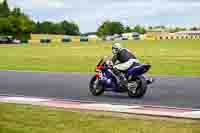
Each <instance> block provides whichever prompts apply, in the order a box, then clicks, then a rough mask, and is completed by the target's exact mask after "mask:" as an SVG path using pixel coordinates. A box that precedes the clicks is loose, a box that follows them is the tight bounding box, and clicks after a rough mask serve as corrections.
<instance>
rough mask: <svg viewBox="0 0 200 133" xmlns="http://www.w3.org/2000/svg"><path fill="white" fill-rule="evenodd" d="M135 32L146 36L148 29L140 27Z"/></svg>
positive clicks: (136, 27) (135, 28)
mask: <svg viewBox="0 0 200 133" xmlns="http://www.w3.org/2000/svg"><path fill="white" fill-rule="evenodd" d="M133 31H134V32H138V33H140V34H145V33H146V29H145V28H144V27H141V26H140V25H137V26H135V27H134V29H133Z"/></svg>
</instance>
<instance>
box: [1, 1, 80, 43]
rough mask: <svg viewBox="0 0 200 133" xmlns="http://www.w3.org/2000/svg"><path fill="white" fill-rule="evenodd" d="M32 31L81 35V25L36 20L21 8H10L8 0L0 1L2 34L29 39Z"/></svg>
mask: <svg viewBox="0 0 200 133" xmlns="http://www.w3.org/2000/svg"><path fill="white" fill-rule="evenodd" d="M30 33H39V34H68V35H79V34H80V33H79V27H78V25H77V24H75V23H74V22H68V21H62V22H59V23H53V22H48V21H45V22H41V23H40V22H34V21H33V20H31V18H30V17H29V16H27V15H26V14H24V13H23V12H22V11H21V9H20V8H14V9H13V10H10V8H9V6H8V3H7V0H4V1H3V2H2V3H0V36H13V37H15V38H17V39H26V40H27V39H29V38H30Z"/></svg>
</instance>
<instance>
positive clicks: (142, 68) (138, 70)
mask: <svg viewBox="0 0 200 133" xmlns="http://www.w3.org/2000/svg"><path fill="white" fill-rule="evenodd" d="M150 68H151V65H147V64H143V65H139V66H136V67H133V68H130V69H129V70H128V76H130V75H132V76H139V75H142V74H144V73H146V72H148V71H149V69H150Z"/></svg>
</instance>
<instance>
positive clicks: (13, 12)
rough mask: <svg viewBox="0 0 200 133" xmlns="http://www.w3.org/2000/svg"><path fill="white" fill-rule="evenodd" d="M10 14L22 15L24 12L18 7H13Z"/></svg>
mask: <svg viewBox="0 0 200 133" xmlns="http://www.w3.org/2000/svg"><path fill="white" fill-rule="evenodd" d="M11 14H12V15H13V16H16V17H19V16H24V14H23V13H22V12H21V9H20V8H14V9H13V11H12V12H11Z"/></svg>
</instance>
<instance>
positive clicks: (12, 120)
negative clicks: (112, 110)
mask: <svg viewBox="0 0 200 133" xmlns="http://www.w3.org/2000/svg"><path fill="white" fill-rule="evenodd" d="M199 132H200V121H192V122H191V121H166V120H151V119H149V120H144V119H133V118H131V119H130V118H129V119H128V118H122V117H121V118H115V117H112V116H111V115H110V116H109V115H105V114H101V115H99V114H91V113H81V112H67V111H66V110H63V109H52V108H46V107H32V106H25V105H15V104H1V103H0V133H199Z"/></svg>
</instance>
